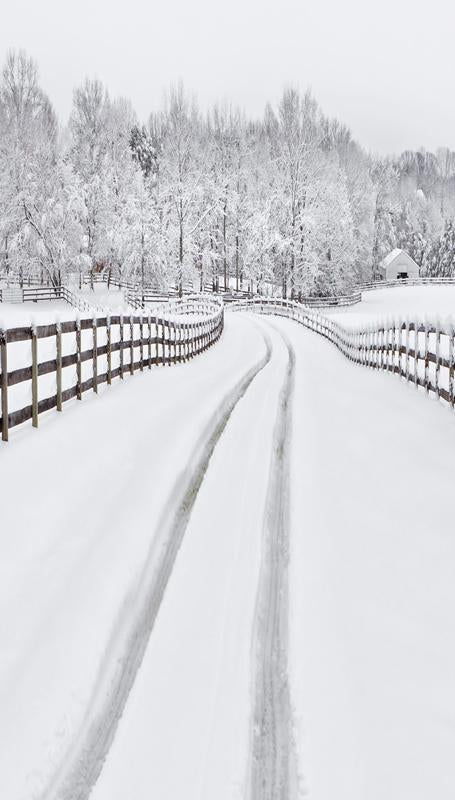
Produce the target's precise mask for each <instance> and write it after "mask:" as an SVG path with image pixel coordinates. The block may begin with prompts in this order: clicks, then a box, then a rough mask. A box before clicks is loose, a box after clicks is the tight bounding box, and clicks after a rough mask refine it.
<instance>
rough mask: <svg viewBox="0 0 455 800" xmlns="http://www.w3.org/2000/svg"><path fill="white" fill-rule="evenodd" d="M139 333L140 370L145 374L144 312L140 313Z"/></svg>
mask: <svg viewBox="0 0 455 800" xmlns="http://www.w3.org/2000/svg"><path fill="white" fill-rule="evenodd" d="M139 331H140V334H139V337H140V345H139V352H140V370H141V372H143V371H144V318H143V316H142V311H140V312H139Z"/></svg>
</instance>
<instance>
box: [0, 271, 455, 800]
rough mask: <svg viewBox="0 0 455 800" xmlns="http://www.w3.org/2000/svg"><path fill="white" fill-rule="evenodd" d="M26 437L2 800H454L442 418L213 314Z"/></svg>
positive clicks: (281, 333)
mask: <svg viewBox="0 0 455 800" xmlns="http://www.w3.org/2000/svg"><path fill="white" fill-rule="evenodd" d="M417 288H418V289H419V290H420V289H421V287H417ZM429 288H431V289H433V288H435V287H424V291H425V292H428V289H429ZM381 291H382V290H381ZM401 291H402V290H401V289H393V290H390V291H389V293H388V297H389V299H390V301H391V302H392V301H393V302H395V300H394V298H397V300H396V301H397V303H398V302H399V297H397V294H398V295H399V294H400V293H401ZM405 291H406V293H411V292H413V288H412V289H411V288H408V289H406V290H405ZM439 291H443V293H444V295H446V294H447V292H448V287H446V288H444V289H443V290H439ZM373 294H378V292H375V293H373V292H370V293H367V294H366V295H365V302H367V300H368V298H369V297H370V296H371V295H373ZM373 299H374V298H373ZM405 301H406V298H402V300H401V302H402V303H403V304H406V303H407V305H408V309H407V310H406V309H404V307H403V306H402V308H403V312H404V313H410V311H411V309H410V308H409V306H410V305H412V304H414V310H415V308H416V306H415V303H416V298H415V297H414V298H413V299H410V298H409V299H408V300H407V301H406V302H405ZM422 302H423V301H422ZM381 303H383V305H384V311H385V313H387V314H389V313H390V312H391V309H390V306H388V307H386V299H385V298H382V299H381V298H379V299H377V298H376V306H380V305H381ZM436 305H437V304H436V299H435V311H436ZM373 306H374V303H372V307H373ZM439 309H440V306H439ZM396 310H397V312H398V311H399V309H398V308H397V309H396ZM426 310H427V311H428V313H429V314H431V309H430V308H427V309H426ZM339 313H340V314H341V313H343V315H346V316H347V315H348V314H350V315H352V316H354V315H355V309H351V310H349V311H347V312H339ZM371 313H375V312H373V311H371ZM379 313H380V311H379V310H378V314H379ZM444 313H445V310H444ZM383 314H384V312H382V314H381V315H383ZM358 316H359V317H360V314H359V315H358ZM369 319H371V316H370V317H369ZM292 357H293V359H294V363H293V365H292V381H291V382H290V381H289V364H290V362H289V359H290V358H292ZM283 392H284V393H285V396H284V397H283ZM286 403H288V405H289V408H290V410H291V411H292V417H290V419H292V435H291V438H290V439H289V445H288V446H289V452H288V457H289V464H288V466H286V459H284V457H283V447H287V445H284V444H283V443H281V444H279V446H277V441H278V440H277V430H278V431H279V430H280V427H279V421H280V419H282V415H283V413H284V411H285V408H286ZM283 404H284V405H283ZM42 419H43V422H42V423H41V427H40V431H39V432H35V431H32V430H30V428H28V427H27V428H22V429H17V430H15V431H13V432H12V437H11V442H10V444H9V445H8V446H6V447H3V448H1V449H0V470H1V473H2V496H3V497H5V498H6V502H5V501H4V502H3V504H2V517H1V519H2V522H1V526H0V620H1V622H0V625H1V630H0V642H1V647H2V658H1V659H0V708H1V709H2V713H1V715H0V753H1V757H2V768H1V770H0V797H2V798H3V797H5V798H8V800H36V798H42V800H44V798H45V800H54V798H55V800H57V798H58V800H62V798H63V799H64V800H82V798H86V797H88V796H90V797H91V798H93V800H125V799H126V798H131V799H132V800H142V798H144V800H145V798H147V800H148V798H150V797H151V796H156V797H158V798H159V800H174V799H175V798H177V797H184V798H185V800H209V799H210V800H213V798H215V797H216V798H217V800H228V799H229V800H235V799H236V798H239V800H240V798H242V799H243V798H248V800H259V798H261V800H262V798H265V797H267V796H269V797H273V798H274V800H275V798H276V800H285V798H286V800H297V798H300V797H303V796H304V792H307V795H305V796H308V797H309V798H311V799H312V800H313V799H314V800H333V798H335V797H336V798H339V800H366V799H368V800H384V798H387V799H388V800H408V799H409V800H411V798H412V800H428V798H430V797H431V798H433V797H434V798H438V800H449V798H450V800H452V798H453V794H454V790H455V762H454V759H453V752H454V751H455V682H454V681H453V675H454V674H455V644H454V639H453V625H454V611H453V609H454V608H455V582H454V580H453V575H454V574H455V539H454V537H453V536H452V527H453V526H452V510H451V506H450V497H451V493H452V486H453V480H454V476H455V425H454V417H453V415H452V414H451V412H449V411H448V410H447V409H446V408H444V407H443V406H442V405H439V404H437V403H436V402H431V401H430V400H428V399H427V398H426V396H425V395H424V394H422V393H420V392H416V391H415V390H414V389H413V388H411V387H410V386H408V385H406V384H405V383H403V382H402V381H400V380H399V379H398V378H397V377H395V376H391V375H388V374H385V373H379V372H374V371H371V370H367V369H364V368H361V367H357V366H355V365H353V364H351V363H350V362H348V361H347V359H345V358H344V357H343V356H342V355H341V353H339V351H338V350H337V349H336V348H335V347H334V346H333V345H331V344H330V343H328V342H326V341H325V340H323V339H321V338H320V337H318V336H317V335H315V334H312V333H310V332H309V331H307V330H305V329H303V327H302V326H299V325H297V324H296V323H293V322H291V321H288V320H284V319H282V318H271V317H268V318H260V317H256V318H254V317H252V316H248V315H246V314H229V313H228V314H227V315H226V329H225V332H224V334H223V336H222V338H221V340H220V342H219V343H218V344H217V346H216V347H214V348H212V349H211V350H209V351H208V352H207V353H205V354H204V355H203V356H200V357H198V358H197V359H195V360H194V361H193V362H191V363H189V364H186V365H182V366H180V367H174V368H172V369H166V368H162V369H155V370H152V372H150V373H144V374H143V375H139V376H136V377H134V378H132V379H130V380H125V382H124V383H123V384H120V385H117V386H115V387H112V389H111V390H110V391H109V392H107V391H103V392H101V393H100V396H99V397H98V398H94V397H91V398H90V399H85V398H84V400H83V402H82V403H79V404H77V403H76V402H75V403H74V404H69V405H68V406H67V407H66V408H65V411H64V413H63V415H56V414H55V413H52V412H51V413H49V414H47V415H45V416H44V417H43V418H42ZM283 441H284V440H283ZM280 461H281V466H280ZM276 476H281V477H280V479H279V480H277V479H276ZM18 486H20V487H21V489H20V492H19V491H18ZM3 492H4V494H3ZM280 504H281V507H282V510H281V511H279V513H278V514H277V515H276V516H275V512H276V511H277V509H278V505H280ZM275 519H276V520H277V522H276V523H275V522H272V523H271V520H275ZM278 528H280V531H281V532H279V531H278ZM275 533H276V534H277V535H276V536H275V535H274V534H275ZM281 544H283V551H284V552H280V549H279V547H278V556H277V557H275V553H276V548H277V545H278V546H279V545H281ZM288 552H289V559H288V558H287V553H288ZM283 555H284V557H283ZM264 587H265V588H266V591H265V592H264ZM264 598H265V599H264ZM267 620H269V621H270V622H267ZM287 620H288V621H289V625H288V624H287ZM275 667H276V668H275ZM264 676H266V681H269V679H270V681H271V687H272V688H271V692H270V698H269V694H268V692H267V691H264V693H263V695H264V697H263V700H264V702H263V705H264V708H263V709H262V710H260V715H259V716H258V711H257V709H258V698H257V691H258V687H261V686H262V685H265V686H268V685H269V684H268V682H266V684H263V683H262V681H263V677H264ZM274 682H275V683H276V686H278V687H280V686H281V687H283V692H279V691H278V692H277V693H276V694H275V693H274V692H275V690H274V688H273V683H274ZM287 694H288V696H289V703H290V706H291V709H292V713H291V723H292V724H291V725H290V726H288V727H286V726H285V725H283V724H280V715H282V713H283V707H285V706H283V695H286V696H287ZM269 699H270V702H269ZM285 702H287V701H286V697H285ZM259 705H260V703H259ZM261 720H262V721H264V720H265V721H268V720H272V723H271V725H262V722H261ZM258 741H259V743H260V744H261V743H262V744H264V746H263V747H262V746H261V747H258ZM269 746H270V747H276V754H277V759H276V760H275V761H274V763H276V764H281V765H283V764H285V765H287V769H288V780H287V782H286V783H285V784H284V788H283V789H282V790H281V793H280V791H279V790H274V793H270V787H271V786H272V783H273V781H274V780H275V779H276V776H277V774H279V769H280V768H281V767H280V768H278V767H277V768H276V769H275V767H274V766H273V765H272V767H271V768H270V769H269V767H270V763H269V764H267V763H265V762H264V763H263V770H262V772H263V775H264V782H265V786H262V787H259V788H258V784H257V781H255V778H254V775H255V770H254V763H255V762H254V757H255V756H257V755H258V754H259V757H260V758H265V759H267V758H269V759H270V753H271V752H273V750H270V747H269ZM264 754H265V756H264ZM267 754H269V755H267ZM104 758H105V763H104V768H103V769H102V770H101V767H102V762H103V759H104ZM100 770H101V772H100ZM95 780H96V784H95V787H94V788H93V790H92V791H91V792H90V788H91V786H92V784H93V782H94V781H95ZM267 791H269V794H268V795H267Z"/></svg>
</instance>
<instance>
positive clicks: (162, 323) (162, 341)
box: [161, 319, 166, 367]
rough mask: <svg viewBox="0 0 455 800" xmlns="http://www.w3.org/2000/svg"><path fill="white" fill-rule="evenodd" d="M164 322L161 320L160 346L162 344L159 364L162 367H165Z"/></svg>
mask: <svg viewBox="0 0 455 800" xmlns="http://www.w3.org/2000/svg"><path fill="white" fill-rule="evenodd" d="M165 326H166V322H165V320H164V319H162V320H161V344H162V353H161V363H162V365H163V367H165V366H166V327H165Z"/></svg>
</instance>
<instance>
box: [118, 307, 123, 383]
mask: <svg viewBox="0 0 455 800" xmlns="http://www.w3.org/2000/svg"><path fill="white" fill-rule="evenodd" d="M123 333H124V332H123V314H122V313H120V320H119V334H120V335H119V338H120V342H119V344H120V350H119V359H120V364H119V374H120V378H121V379H122V380H123Z"/></svg>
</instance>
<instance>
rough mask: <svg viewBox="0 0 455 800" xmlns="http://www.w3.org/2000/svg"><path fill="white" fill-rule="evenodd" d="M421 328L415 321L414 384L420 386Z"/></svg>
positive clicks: (416, 386)
mask: <svg viewBox="0 0 455 800" xmlns="http://www.w3.org/2000/svg"><path fill="white" fill-rule="evenodd" d="M419 328H420V323H419V322H415V323H414V386H415V388H416V389H418V388H419V356H420V341H419Z"/></svg>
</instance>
